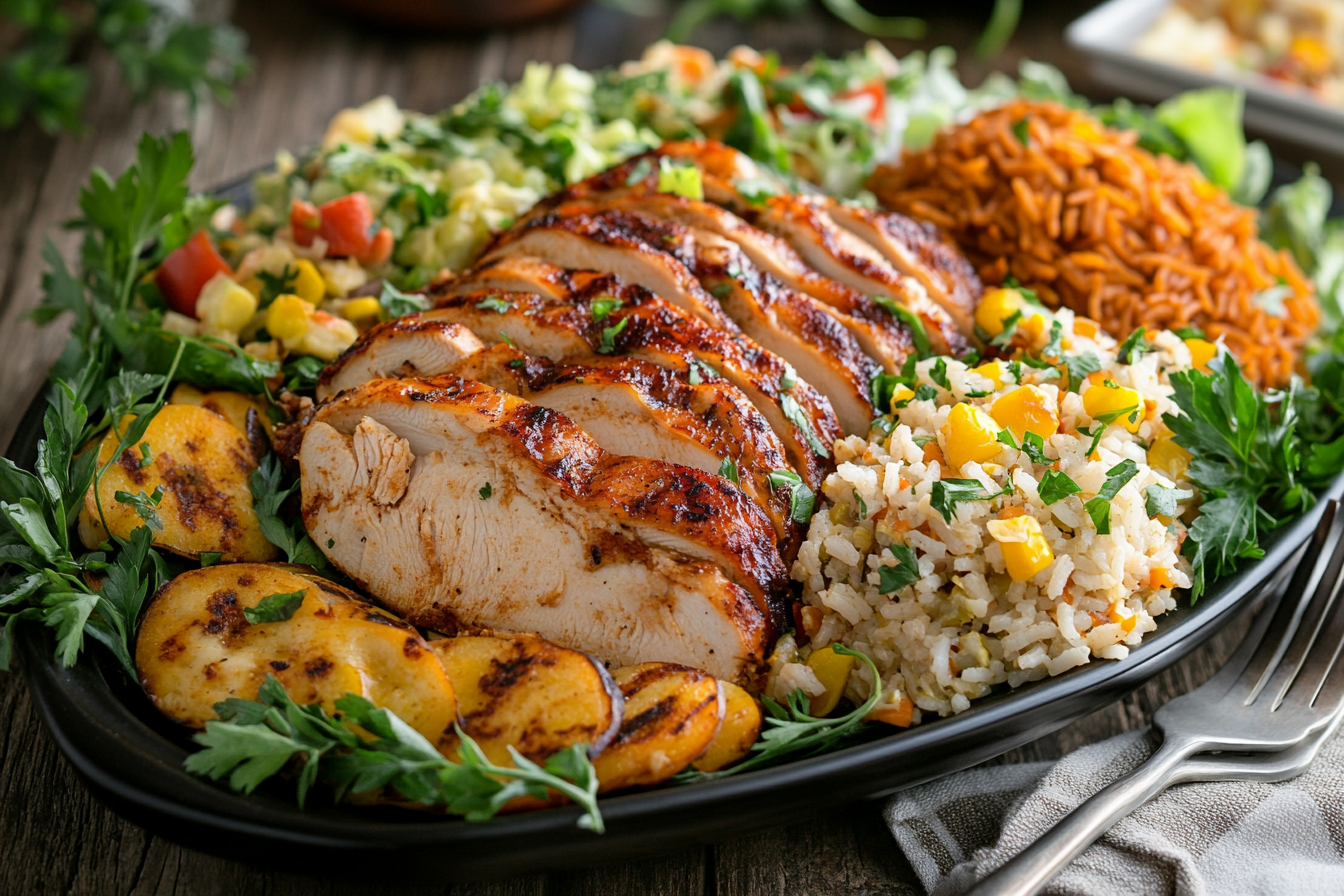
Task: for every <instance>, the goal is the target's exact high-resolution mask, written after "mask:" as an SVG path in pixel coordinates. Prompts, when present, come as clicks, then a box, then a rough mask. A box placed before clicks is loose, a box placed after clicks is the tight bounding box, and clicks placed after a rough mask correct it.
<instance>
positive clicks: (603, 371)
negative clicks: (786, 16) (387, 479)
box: [318, 311, 802, 560]
mask: <svg viewBox="0 0 1344 896" xmlns="http://www.w3.org/2000/svg"><path fill="white" fill-rule="evenodd" d="M434 314H435V312H432V311H431V312H428V314H427V315H425V316H424V317H421V316H419V315H411V316H407V317H402V318H398V319H396V320H392V321H388V322H387V323H383V324H378V325H377V326H375V327H374V328H373V329H371V330H370V331H369V332H368V333H365V334H364V335H363V336H362V337H360V339H359V341H358V342H356V343H355V344H354V345H353V346H351V347H350V348H349V349H348V350H347V351H346V352H345V354H343V355H342V356H341V357H339V358H337V359H336V360H335V361H333V362H332V363H331V364H330V365H329V366H328V367H327V369H326V370H325V371H324V372H323V378H322V380H321V381H320V382H319V384H318V395H319V397H321V398H326V397H329V396H330V395H333V394H335V393H337V392H339V391H341V390H343V389H352V388H354V387H356V386H358V385H360V384H361V383H364V382H367V381H369V380H371V379H378V378H383V377H393V378H395V377H404V376H412V377H428V376H436V375H438V374H443V373H451V374H453V375H455V376H459V377H462V378H464V379H472V380H476V381H477V382H480V383H484V384H486V385H488V386H491V387H492V388H495V389H501V390H503V391H505V392H508V393H510V394H513V395H517V396H519V397H520V398H524V399H526V400H527V401H530V402H532V403H533V404H537V405H541V406H542V407H547V408H551V409H552V410H556V411H559V412H560V413H562V414H564V415H565V416H567V417H569V418H570V419H571V420H573V421H574V422H575V423H577V424H578V425H579V426H580V427H582V428H583V430H584V432H586V433H588V435H590V436H592V437H593V438H594V439H596V440H597V443H598V444H599V445H601V446H602V447H603V448H604V449H606V450H607V451H611V452H612V453H614V454H628V455H634V456H637V457H651V458H655V459H657V460H664V461H668V462H670V463H677V464H682V465H684V466H688V467H692V468H694V469H697V470H701V471H703V472H706V473H711V474H715V475H718V474H719V473H720V470H721V469H723V468H724V462H725V461H730V462H731V464H732V468H731V469H732V472H733V475H735V476H736V477H738V479H737V481H738V484H739V486H740V487H741V489H742V491H744V492H745V493H746V494H747V495H748V496H749V497H750V498H752V499H753V500H754V501H755V502H756V503H757V504H758V505H760V507H761V509H763V510H764V511H765V513H766V516H767V517H769V519H770V523H771V525H772V526H773V527H774V529H775V535H776V538H777V540H778V543H779V549H780V553H781V554H782V555H783V556H784V557H785V559H787V560H792V559H793V556H794V555H795V554H796V553H797V550H798V544H799V542H800V539H801V537H802V525H801V524H800V523H797V522H794V520H793V519H792V517H791V515H790V493H789V490H788V489H787V488H785V487H782V486H780V487H776V486H772V485H771V483H770V476H771V474H772V473H774V472H777V471H779V470H791V469H792V468H791V467H790V466H789V464H788V461H787V460H786V459H785V457H784V448H783V445H781V444H780V442H779V439H778V437H776V436H775V434H774V432H773V431H772V430H771V429H770V425H769V424H768V423H767V422H766V420H765V418H764V417H762V416H761V413H760V411H758V410H756V408H755V407H754V406H752V404H751V403H750V402H748V401H747V399H746V398H745V397H744V396H743V395H742V393H741V392H740V391H739V390H738V389H737V388H736V387H734V386H732V385H730V384H729V383H727V382H724V381H722V380H713V381H712V380H708V379H703V378H699V377H697V380H698V381H697V382H696V383H695V384H691V383H687V382H686V374H684V373H678V372H675V371H672V370H668V369H666V368H663V367H659V366H658V365H656V364H651V363H649V362H647V361H640V360H637V359H635V358H600V359H595V360H593V361H592V362H590V363H587V364H566V365H559V364H555V363H553V362H551V361H549V360H546V359H545V358H540V357H537V356H535V355H529V354H527V353H525V352H523V351H520V350H519V349H517V348H514V347H511V346H509V345H507V344H505V343H498V344H496V345H494V346H492V347H490V348H486V347H485V345H484V343H482V342H481V340H480V339H478V338H477V337H476V336H475V334H473V333H472V332H471V331H470V330H468V329H467V328H466V327H465V326H463V325H462V324H460V323H454V322H452V321H447V320H440V319H437V318H435V317H433V315H434ZM444 346H451V347H452V349H455V350H457V351H456V354H455V355H454V351H452V350H448V351H445V349H444ZM725 472H726V471H725Z"/></svg>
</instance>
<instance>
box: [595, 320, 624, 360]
mask: <svg viewBox="0 0 1344 896" xmlns="http://www.w3.org/2000/svg"><path fill="white" fill-rule="evenodd" d="M628 323H630V318H628V317H623V318H621V320H620V322H619V323H617V324H616V325H615V326H611V327H603V328H602V338H601V340H600V341H599V342H598V344H597V353H598V354H599V355H609V354H611V353H612V352H614V351H616V337H617V336H619V335H621V331H622V330H624V329H625V325H626V324H628Z"/></svg>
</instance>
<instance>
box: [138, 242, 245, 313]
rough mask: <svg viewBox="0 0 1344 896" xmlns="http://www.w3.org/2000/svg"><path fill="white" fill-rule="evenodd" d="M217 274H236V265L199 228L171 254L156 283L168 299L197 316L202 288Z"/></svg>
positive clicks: (174, 305) (175, 307)
mask: <svg viewBox="0 0 1344 896" xmlns="http://www.w3.org/2000/svg"><path fill="white" fill-rule="evenodd" d="M216 274H228V275H229V276H230V277H232V276H233V268H231V267H229V263H228V262H227V261H225V260H224V258H223V256H221V255H220V254H219V252H218V250H216V249H215V244H214V243H212V242H210V237H209V236H208V235H206V232H205V231H204V230H198V231H197V232H196V233H195V234H193V235H192V237H191V239H189V240H187V241H186V242H185V243H183V244H182V245H181V246H178V247H177V248H176V249H174V250H173V251H171V252H169V253H168V257H167V258H165V259H164V260H163V264H161V265H159V269H158V271H157V272H155V274H154V283H155V285H157V286H158V287H159V292H161V293H163V297H164V299H165V300H167V302H168V307H169V308H172V309H173V310H174V311H177V312H179V313H181V314H186V315H190V316H191V317H195V316H196V299H197V298H198V297H199V296H200V294H201V288H202V287H203V286H205V284H207V283H209V282H210V281H211V280H212V279H213V278H214V277H215V275H216Z"/></svg>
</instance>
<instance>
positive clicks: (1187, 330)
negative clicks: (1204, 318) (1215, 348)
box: [1172, 327, 1209, 339]
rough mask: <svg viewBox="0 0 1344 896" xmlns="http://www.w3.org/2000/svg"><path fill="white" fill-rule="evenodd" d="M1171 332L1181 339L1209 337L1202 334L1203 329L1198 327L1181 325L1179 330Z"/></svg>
mask: <svg viewBox="0 0 1344 896" xmlns="http://www.w3.org/2000/svg"><path fill="white" fill-rule="evenodd" d="M1172 332H1173V333H1175V334H1176V335H1177V336H1179V337H1181V338H1182V339H1208V338H1209V337H1208V336H1205V335H1204V331H1203V330H1201V329H1200V328H1199V327H1181V328H1180V329H1179V330H1172Z"/></svg>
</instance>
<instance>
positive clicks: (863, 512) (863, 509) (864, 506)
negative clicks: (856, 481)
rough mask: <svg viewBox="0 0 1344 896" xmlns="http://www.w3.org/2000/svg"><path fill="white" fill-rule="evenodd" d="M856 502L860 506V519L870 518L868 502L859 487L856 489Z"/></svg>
mask: <svg viewBox="0 0 1344 896" xmlns="http://www.w3.org/2000/svg"><path fill="white" fill-rule="evenodd" d="M854 503H855V504H857V505H858V506H859V519H860V520H866V519H868V502H867V501H865V500H863V495H861V494H859V490H858V489H854Z"/></svg>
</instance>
